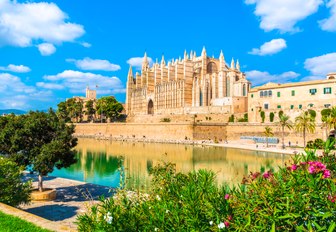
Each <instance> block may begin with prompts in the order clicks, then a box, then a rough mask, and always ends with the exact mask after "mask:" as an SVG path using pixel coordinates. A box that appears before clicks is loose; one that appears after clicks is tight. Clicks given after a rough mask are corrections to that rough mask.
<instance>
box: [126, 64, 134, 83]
mask: <svg viewBox="0 0 336 232" xmlns="http://www.w3.org/2000/svg"><path fill="white" fill-rule="evenodd" d="M127 80H128V81H130V80H133V70H132V65H130V66H129V70H128V75H127Z"/></svg>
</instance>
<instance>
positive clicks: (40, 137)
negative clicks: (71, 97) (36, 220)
mask: <svg viewBox="0 0 336 232" xmlns="http://www.w3.org/2000/svg"><path fill="white" fill-rule="evenodd" d="M1 126H2V128H3V129H2V130H1V131H0V144H2V145H1V146H0V154H5V155H7V156H8V157H10V158H11V159H13V160H14V161H15V162H16V163H17V164H18V165H22V166H27V165H31V166H32V168H33V171H36V172H37V173H38V179H39V181H38V188H39V191H43V177H44V176H45V175H47V174H48V173H50V172H52V171H53V170H54V168H55V167H56V168H58V169H60V168H66V167H69V166H70V165H71V164H74V163H75V162H76V161H77V160H76V158H75V154H76V151H75V150H73V148H74V147H75V146H76V145H77V139H76V138H74V137H73V136H72V135H73V133H74V126H73V125H67V124H66V123H65V122H64V120H62V119H60V118H59V117H57V115H56V113H55V112H54V111H53V110H51V109H50V110H49V112H48V113H45V112H38V111H36V112H29V114H27V115H22V116H14V117H12V118H8V119H7V121H5V122H4V123H2V125H1Z"/></svg>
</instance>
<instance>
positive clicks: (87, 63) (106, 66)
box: [67, 57, 120, 71]
mask: <svg viewBox="0 0 336 232" xmlns="http://www.w3.org/2000/svg"><path fill="white" fill-rule="evenodd" d="M67 61H68V62H73V63H75V65H76V67H77V68H79V69H81V70H103V71H117V70H119V69H120V66H119V65H117V64H112V63H110V62H109V61H108V60H94V59H91V58H89V57H86V58H84V59H83V60H75V59H67Z"/></svg>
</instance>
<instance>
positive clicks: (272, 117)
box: [269, 112, 274, 122]
mask: <svg viewBox="0 0 336 232" xmlns="http://www.w3.org/2000/svg"><path fill="white" fill-rule="evenodd" d="M269 116H270V122H273V121H274V113H273V112H271V113H270V115H269Z"/></svg>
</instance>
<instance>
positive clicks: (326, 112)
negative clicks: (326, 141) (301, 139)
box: [321, 109, 331, 138]
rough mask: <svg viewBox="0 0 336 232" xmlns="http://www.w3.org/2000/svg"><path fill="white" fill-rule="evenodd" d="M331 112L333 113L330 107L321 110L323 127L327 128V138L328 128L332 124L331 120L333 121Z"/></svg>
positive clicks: (327, 134)
mask: <svg viewBox="0 0 336 232" xmlns="http://www.w3.org/2000/svg"><path fill="white" fill-rule="evenodd" d="M330 114H331V110H330V109H323V110H321V121H322V124H323V127H324V128H325V134H326V138H328V136H329V133H328V129H329V126H330V121H331V117H330Z"/></svg>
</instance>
